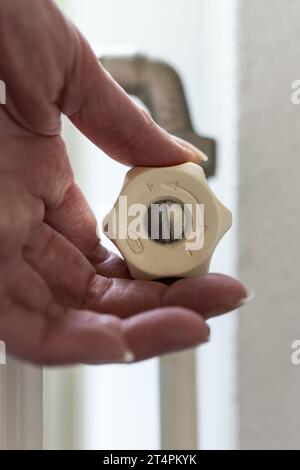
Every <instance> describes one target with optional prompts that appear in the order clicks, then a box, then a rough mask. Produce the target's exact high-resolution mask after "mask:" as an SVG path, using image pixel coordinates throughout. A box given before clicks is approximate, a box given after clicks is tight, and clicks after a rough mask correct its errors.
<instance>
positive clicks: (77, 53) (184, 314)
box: [0, 0, 247, 364]
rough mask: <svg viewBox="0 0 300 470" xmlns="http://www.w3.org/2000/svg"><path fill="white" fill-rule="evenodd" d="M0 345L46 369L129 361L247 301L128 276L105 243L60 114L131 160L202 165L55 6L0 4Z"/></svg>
mask: <svg viewBox="0 0 300 470" xmlns="http://www.w3.org/2000/svg"><path fill="white" fill-rule="evenodd" d="M0 56H1V63H0V78H1V79H3V80H4V81H5V82H6V86H7V103H6V105H5V106H1V107H0V338H1V339H2V340H4V341H5V342H6V344H7V348H8V351H9V352H10V353H12V354H13V355H16V356H18V357H20V358H22V359H25V360H28V361H31V362H35V363H41V364H67V363H76V362H87V363H107V362H129V361H132V360H141V359H145V358H148V357H152V356H156V355H160V354H164V353H167V352H171V351H175V350H179V349H183V348H187V347H192V346H196V345H198V344H200V343H202V342H205V341H206V340H207V339H208V336H209V329H208V327H207V325H206V323H205V321H206V319H207V318H209V317H211V316H214V315H218V314H221V313H224V312H227V311H230V310H232V309H234V308H236V307H238V306H239V304H240V303H241V301H242V299H244V298H245V297H246V296H247V292H246V290H245V288H244V287H243V286H242V285H241V284H240V283H239V282H238V281H237V280H234V279H232V278H230V277H228V276H223V275H220V274H208V275H205V276H201V277H199V278H194V279H182V280H178V281H176V282H174V284H172V285H170V286H166V285H165V284H163V283H160V282H150V281H135V280H132V279H130V276H129V274H128V271H127V268H126V265H125V263H124V261H123V260H121V259H120V258H118V257H116V256H115V255H112V254H111V253H109V252H108V251H107V250H106V249H105V248H104V247H102V246H101V244H99V239H98V237H97V235H96V221H95V218H94V215H93V214H92V212H91V210H90V208H89V206H88V204H87V202H86V200H85V198H84V196H83V194H82V193H81V191H80V190H79V188H78V187H77V186H76V184H75V182H74V179H73V174H72V170H71V167H70V164H69V160H68V156H67V152H66V148H65V145H64V142H63V140H62V138H61V135H60V132H61V127H60V118H61V113H64V114H66V115H67V116H68V117H69V119H70V120H71V121H72V122H73V123H74V125H75V126H77V127H78V128H79V129H80V130H81V131H82V132H83V133H84V134H85V135H86V136H87V137H88V138H89V139H90V140H92V141H93V142H94V143H95V144H96V145H97V146H98V147H100V148H101V149H103V150H104V151H105V152H106V153H107V154H108V155H110V156H111V157H112V158H114V159H116V160H118V161H120V162H122V163H125V164H129V165H148V166H150V165H154V166H159V165H162V166H163V165H173V164H177V163H182V162H185V161H189V160H191V161H199V160H200V159H201V156H199V152H198V153H197V151H196V150H195V149H194V148H193V147H192V146H189V145H188V144H186V143H182V142H181V141H180V140H177V139H175V138H174V137H172V136H169V135H168V134H167V133H166V132H165V131H164V130H162V129H161V128H159V127H158V126H157V125H156V124H155V123H154V122H153V121H152V119H151V118H150V117H149V116H148V115H147V113H145V112H144V111H143V110H142V109H141V108H139V107H138V106H137V105H136V104H135V103H134V102H133V101H132V100H131V99H130V98H129V97H128V96H127V95H126V93H125V92H124V91H123V90H122V89H121V88H120V87H119V86H118V85H117V84H116V83H115V82H114V81H113V80H112V79H111V77H110V76H109V75H108V74H107V73H106V72H105V71H104V70H103V69H102V67H101V66H100V65H99V63H98V61H97V59H96V57H95V56H94V54H93V53H92V52H91V50H90V48H89V46H88V44H87V43H86V41H85V40H84V39H83V38H82V36H81V35H80V33H79V32H78V31H77V30H76V28H75V27H74V26H73V25H72V24H71V23H70V22H69V21H68V20H66V19H65V18H64V17H63V15H62V14H61V13H60V11H59V10H58V9H57V7H56V6H55V5H54V3H52V2H51V1H49V0H44V1H43V2H41V1H40V0H31V1H30V2H28V1H24V0H11V1H10V2H7V1H4V0H0Z"/></svg>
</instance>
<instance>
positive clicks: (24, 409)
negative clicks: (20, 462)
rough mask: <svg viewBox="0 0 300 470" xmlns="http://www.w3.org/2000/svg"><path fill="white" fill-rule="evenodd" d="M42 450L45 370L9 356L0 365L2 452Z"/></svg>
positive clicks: (0, 440) (0, 442)
mask: <svg viewBox="0 0 300 470" xmlns="http://www.w3.org/2000/svg"><path fill="white" fill-rule="evenodd" d="M42 448H43V371H42V369H41V368H40V367H34V366H31V365H28V364H24V363H21V362H20V361H18V360H16V359H14V358H11V357H8V358H7V364H6V365H0V449H1V450H6V449H18V450H23V449H25V450H27V449H35V450H37V449H42Z"/></svg>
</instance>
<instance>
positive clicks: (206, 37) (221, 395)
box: [64, 0, 236, 449]
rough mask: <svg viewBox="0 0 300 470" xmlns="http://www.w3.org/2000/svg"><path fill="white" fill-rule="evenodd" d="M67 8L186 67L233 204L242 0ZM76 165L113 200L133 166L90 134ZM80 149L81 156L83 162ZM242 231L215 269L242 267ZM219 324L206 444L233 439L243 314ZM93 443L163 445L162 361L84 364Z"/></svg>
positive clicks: (204, 364)
mask: <svg viewBox="0 0 300 470" xmlns="http://www.w3.org/2000/svg"><path fill="white" fill-rule="evenodd" d="M64 4H65V6H66V9H67V12H68V14H69V15H70V16H71V17H72V18H73V20H74V21H75V23H76V24H77V25H78V26H79V28H80V29H81V30H82V31H83V33H84V34H85V35H86V37H87V38H88V39H89V41H90V42H91V43H92V44H93V45H94V46H95V47H96V48H97V45H100V46H101V48H102V49H105V47H106V46H108V47H109V48H110V47H111V46H116V47H119V46H120V45H123V46H124V45H125V46H126V45H129V46H133V47H134V48H135V49H137V50H138V51H139V52H143V53H146V54H148V55H151V56H153V57H156V58H161V59H165V60H166V61H168V62H169V63H171V64H172V65H174V66H175V67H176V69H177V70H178V71H179V73H180V74H181V76H182V78H183V80H184V83H185V87H186V92H187V96H188V100H189V105H190V109H191V112H192V116H193V120H194V123H195V127H196V129H197V130H198V131H202V133H204V134H206V135H210V136H213V137H216V138H217V140H218V142H219V155H218V159H219V165H218V176H217V178H215V180H214V182H213V186H214V189H215V191H216V193H217V194H218V195H219V197H220V198H221V199H222V200H223V201H224V203H225V204H226V205H227V206H228V207H231V208H232V209H233V210H234V211H235V156H234V109H235V95H234V81H233V77H234V37H233V36H234V11H233V9H234V0H222V1H220V0H202V1H199V0H165V1H164V2H161V1H159V0H152V1H151V2H141V1H139V0H128V1H124V0H103V1H101V2H100V1H97V0H89V1H88V2H82V0H68V1H65V2H64ZM77 148H78V151H77V155H75V157H76V162H77V163H76V167H77V168H79V170H78V171H76V174H77V176H78V179H79V180H80V183H81V185H82V187H83V188H84V192H85V194H86V195H87V197H88V199H89V201H90V203H91V205H92V206H93V208H94V210H95V211H96V212H97V211H98V210H99V207H100V201H101V202H106V203H108V205H109V204H111V203H112V202H113V200H114V198H115V196H116V195H117V192H118V189H119V188H120V185H121V182H122V179H123V175H124V172H125V171H126V169H124V168H123V167H121V166H120V165H118V164H116V163H114V162H113V161H111V160H110V159H108V158H107V157H105V156H104V155H103V154H102V153H101V152H100V151H99V150H98V149H95V147H94V146H93V145H92V144H89V143H87V142H84V143H81V144H79V145H78V146H77ZM78 153H82V159H84V167H83V166H82V163H80V165H79V166H78V161H79V160H78ZM234 257H235V235H234V230H233V231H232V232H231V234H230V235H229V236H227V237H226V238H225V240H224V242H223V243H222V245H220V248H219V249H218V252H217V254H216V256H215V259H214V262H213V269H214V270H217V271H223V272H227V273H233V272H234ZM212 324H213V334H212V339H213V342H212V344H211V345H208V346H205V347H203V349H202V351H201V353H200V355H199V361H198V362H199V367H198V369H199V374H198V377H199V420H200V423H201V425H200V429H201V434H200V441H201V447H202V448H203V447H204V448H232V447H234V446H235V435H236V434H235V401H234V397H235V383H236V380H235V379H236V377H235V336H234V335H235V317H234V316H233V315H231V316H228V317H226V318H224V319H218V320H217V321H214V322H212ZM86 384H87V390H86V391H87V401H86V414H87V421H86V426H87V447H89V448H91V447H93V448H123V449H124V448H139V447H140V448H158V447H159V414H158V413H159V392H158V362H157V361H156V360H152V361H147V362H145V363H142V364H138V365H134V366H129V367H120V366H111V367H109V366H105V367H97V368H96V367H93V368H86Z"/></svg>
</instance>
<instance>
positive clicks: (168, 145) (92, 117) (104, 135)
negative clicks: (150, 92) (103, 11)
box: [60, 30, 206, 166]
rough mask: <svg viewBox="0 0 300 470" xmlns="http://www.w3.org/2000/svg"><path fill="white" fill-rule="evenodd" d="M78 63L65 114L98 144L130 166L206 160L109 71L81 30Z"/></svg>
mask: <svg viewBox="0 0 300 470" xmlns="http://www.w3.org/2000/svg"><path fill="white" fill-rule="evenodd" d="M75 42H76V49H75V54H74V63H73V66H72V69H71V73H70V74H69V75H68V81H67V83H66V85H65V91H64V93H63V95H62V101H61V103H60V107H61V110H62V111H63V112H64V113H65V114H66V115H67V116H68V117H69V118H70V120H71V121H72V122H73V123H74V124H75V126H76V127H77V128H78V129H79V130H80V131H81V132H82V133H83V134H85V135H86V136H87V137H88V138H89V139H90V140H91V141H92V142H93V143H94V144H95V145H97V146H98V147H100V148H101V149H102V150H104V151H105V152H106V153H107V154H108V155H110V156H111V157H112V158H114V159H115V160H118V161H120V162H122V163H125V164H129V165H142V166H143V165H144V166H147V165H149V166H152V165H153V166H155V165H157V166H164V165H173V164H174V165H175V164H179V163H183V162H186V161H193V162H196V163H199V162H201V161H203V160H206V157H205V155H204V154H203V153H202V152H201V151H200V150H198V149H197V148H196V147H194V146H192V145H191V144H188V143H186V142H184V141H182V140H181V139H179V138H177V137H174V136H171V135H170V134H168V133H167V132H166V131H165V130H164V129H162V128H161V127H159V126H158V125H157V124H156V123H155V122H154V121H153V120H152V118H151V117H150V115H149V114H148V113H147V112H146V111H145V110H143V109H142V108H141V107H140V106H138V105H137V104H136V103H135V102H134V101H133V100H132V99H131V98H130V97H129V96H128V95H127V94H126V93H125V91H124V90H123V89H122V88H121V87H120V86H119V85H118V84H117V83H116V82H115V81H114V80H113V79H112V77H111V76H110V75H109V74H108V73H107V72H106V71H105V70H104V68H103V67H102V66H101V64H100V63H99V61H98V60H97V58H96V56H95V55H94V53H93V52H92V50H91V48H90V46H89V45H88V43H87V42H86V40H85V39H84V38H83V37H82V36H81V34H80V33H79V32H78V31H77V30H75Z"/></svg>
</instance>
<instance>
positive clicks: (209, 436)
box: [0, 0, 300, 449]
mask: <svg viewBox="0 0 300 470" xmlns="http://www.w3.org/2000/svg"><path fill="white" fill-rule="evenodd" d="M58 4H59V5H60V7H61V8H62V9H63V10H64V12H65V14H66V15H68V16H69V17H70V18H71V19H72V20H73V21H74V22H75V24H76V25H77V26H78V27H79V29H80V30H81V31H82V32H83V34H84V35H85V36H86V37H87V39H88V40H89V42H90V43H91V45H92V47H93V48H94V50H95V52H96V53H97V54H98V55H99V56H100V55H102V54H111V53H122V52H123V53H124V52H126V53H127V54H128V53H139V54H143V55H145V56H147V57H149V58H150V59H154V60H163V61H165V62H166V63H167V64H170V65H171V66H172V67H174V68H175V70H176V71H177V72H178V74H179V76H180V78H181V80H182V83H183V86H184V89H185V94H186V98H187V102H188V107H189V111H190V114H191V118H192V121H193V125H194V128H195V130H196V132H197V133H200V134H201V135H203V136H206V137H212V138H214V139H215V140H216V141H217V167H216V172H215V175H214V176H213V177H212V178H211V179H210V184H211V186H212V188H213V190H214V191H215V193H216V194H217V196H218V197H219V198H220V199H221V201H223V202H224V204H225V205H226V206H227V207H229V208H230V209H231V210H232V212H233V220H234V225H233V228H232V230H230V232H229V233H228V234H227V235H226V236H225V238H224V239H223V240H222V242H221V243H220V245H219V246H218V248H217V251H216V252H215V255H214V258H213V263H212V266H211V270H212V271H218V272H223V273H227V274H230V275H233V276H237V277H239V278H240V279H241V280H242V281H243V282H244V283H245V284H246V285H247V286H248V287H251V288H253V289H254V290H255V292H256V296H255V299H254V300H253V301H252V303H251V304H249V305H246V306H244V307H243V309H241V310H240V311H239V312H232V313H230V314H229V315H226V316H224V317H222V318H218V319H216V320H212V321H210V324H211V325H210V326H211V330H212V337H211V342H210V344H208V345H205V346H203V347H201V348H200V349H199V350H196V352H195V355H193V354H192V353H188V354H187V355H186V354H185V353H182V354H183V355H181V354H179V355H178V354H177V355H173V356H171V357H170V358H168V359H166V360H164V361H161V360H159V359H155V360H149V361H145V362H143V363H140V364H135V365H129V366H119V365H113V366H99V367H98V366H93V367H87V366H80V367H73V368H63V369H44V372H43V384H44V387H43V397H44V415H43V416H42V417H40V416H37V420H39V423H42V422H43V426H44V447H45V448H50V449H159V448H165V447H169V448H178V449H183V448H199V449H297V448H300V432H299V429H300V428H299V425H300V410H299V406H298V400H299V389H300V368H299V365H298V363H299V361H297V360H295V356H293V352H295V351H294V349H293V345H295V341H297V340H298V338H299V336H300V320H299V315H300V312H299V300H300V294H299V275H298V266H299V261H300V249H299V242H298V239H299V229H300V222H299V221H300V218H299V200H300V184H299V174H300V159H299V153H300V136H299V129H300V127H299V120H300V107H299V106H298V105H299V102H300V100H299V99H297V98H296V99H295V86H297V82H295V81H297V80H298V79H300V76H299V46H298V44H299V41H300V23H299V16H300V2H299V0H289V1H286V0H272V1H270V0H251V2H246V1H244V0H172V1H171V0H164V2H161V1H159V0H152V1H151V2H145V1H144V2H142V1H140V0H139V1H138V0H126V1H124V0H100V1H99V0H89V1H88V2H83V1H82V0H61V1H58ZM295 83H296V85H295ZM298 85H299V82H298ZM299 97H300V94H299ZM63 132H64V137H65V139H66V142H67V146H68V150H69V155H70V158H71V161H72V164H73V168H74V172H75V176H76V180H77V182H78V184H79V185H80V186H81V188H82V190H83V192H84V193H85V195H86V197H87V199H88V201H89V203H90V204H91V206H92V208H93V210H94V211H95V213H96V215H97V217H98V218H99V220H100V219H101V216H102V215H103V211H104V210H105V207H106V208H110V207H111V206H112V203H113V202H114V200H115V197H116V196H117V194H118V191H119V189H120V187H121V184H122V181H123V177H124V174H125V173H126V171H127V168H125V167H123V166H122V165H120V164H117V163H115V162H113V161H112V160H110V159H109V158H108V157H107V156H105V155H104V154H103V153H102V152H101V151H100V150H99V149H97V148H96V147H95V146H93V145H92V144H91V143H90V142H88V141H87V140H86V139H85V138H84V137H83V136H82V135H81V134H80V133H79V132H78V131H76V130H74V128H73V127H72V126H71V125H70V124H69V123H68V122H67V121H65V122H64V130H63ZM105 243H108V242H106V241H105ZM296 344H297V343H296ZM296 359H297V358H296ZM183 365H186V367H183ZM11 368H12V369H11ZM9 370H15V371H17V372H15V373H14V375H13V376H12V377H13V378H14V380H12V381H11V382H10V383H9V386H8V389H11V390H15V391H16V390H17V391H18V390H20V386H19V385H18V384H20V380H21V381H22V380H25V378H26V380H27V382H26V383H27V388H26V387H25V392H26V394H25V395H26V397H25V398H26V400H25V399H24V400H25V401H24V402H25V403H27V404H28V403H31V402H30V400H29V399H28V398H29V397H33V396H34V397H40V398H41V397H42V383H41V380H40V378H41V377H42V372H41V370H36V369H34V371H33V370H32V369H30V373H28V369H26V367H25V366H23V365H20V364H17V365H16V363H14V362H12V363H11V365H10V364H9V365H8V367H7V368H6V371H9ZM1 373H2V371H1ZM7 377H10V376H9V372H7ZM33 383H34V384H35V388H34V387H32V384H33ZM16 384H17V385H18V386H16ZM0 385H1V383H0ZM0 388H1V387H0ZM16 393H17V392H16ZM15 401H16V402H17V403H18V405H17V408H16V409H17V410H19V411H18V412H16V413H19V415H18V416H19V417H21V418H20V420H19V421H20V422H22V419H23V418H22V416H23V415H22V413H23V411H24V409H25V408H24V407H22V406H21V405H20V401H18V400H15ZM31 401H32V400H31ZM22 403H23V402H22ZM35 403H36V406H35V408H38V402H37V401H35ZM39 403H42V400H41V399H40V401H39ZM0 405H1V403H0ZM28 406H29V405H28ZM30 406H32V405H30ZM41 408H42V406H41ZM20 410H21V411H22V410H23V411H22V412H20ZM2 411H3V407H1V406H0V418H1V416H2V414H1V413H2ZM24 413H25V411H24ZM27 415H28V413H27ZM43 417H44V419H43ZM19 421H17V420H15V421H14V422H15V423H18V422H19ZM2 422H4V420H2ZM33 422H34V421H33V419H32V418H30V419H29V420H28V421H26V422H25V423H24V419H23V424H24V425H23V427H22V430H25V431H26V432H25V431H24V435H27V436H30V435H31V433H32V434H34V425H33ZM1 426H2V425H1V419H0V428H1ZM16 432H18V433H19V434H20V435H21V431H20V428H18V429H17V431H16ZM16 432H15V434H16ZM22 432H23V431H22ZM0 437H1V436H0ZM30 445H32V444H31V443H26V445H25V444H24V446H25V447H26V446H27V447H30ZM0 447H1V445H0Z"/></svg>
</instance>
